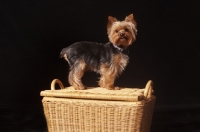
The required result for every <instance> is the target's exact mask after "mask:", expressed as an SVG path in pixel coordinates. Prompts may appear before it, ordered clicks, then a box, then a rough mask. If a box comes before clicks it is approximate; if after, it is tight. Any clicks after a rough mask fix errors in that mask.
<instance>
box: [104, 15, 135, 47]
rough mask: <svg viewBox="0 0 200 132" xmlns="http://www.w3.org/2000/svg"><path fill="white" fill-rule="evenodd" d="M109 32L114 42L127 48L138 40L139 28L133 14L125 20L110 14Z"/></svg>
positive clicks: (110, 38)
mask: <svg viewBox="0 0 200 132" xmlns="http://www.w3.org/2000/svg"><path fill="white" fill-rule="evenodd" d="M107 33H108V38H109V40H110V42H111V43H112V44H114V45H116V46H118V47H120V48H123V49H126V48H127V47H128V46H130V45H131V44H132V43H133V42H134V41H135V40H136V34H137V28H136V22H135V20H134V16H133V14H130V15H128V16H127V17H126V18H125V20H124V21H118V20H117V19H116V18H115V17H111V16H109V17H108V24H107Z"/></svg>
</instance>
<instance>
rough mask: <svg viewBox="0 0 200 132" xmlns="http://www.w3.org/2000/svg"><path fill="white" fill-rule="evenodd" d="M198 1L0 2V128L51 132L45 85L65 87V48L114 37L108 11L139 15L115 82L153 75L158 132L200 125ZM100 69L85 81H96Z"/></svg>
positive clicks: (137, 82)
mask: <svg viewBox="0 0 200 132" xmlns="http://www.w3.org/2000/svg"><path fill="white" fill-rule="evenodd" d="M199 3H200V2H199V1H198V0H196V1H195V0H191V1H186V0H183V1H174V0H163V1H162V0H151V1H150V0H149V1H148V0H137V1H136V0H123V1H104V0H99V1H92V0H87V1H78V0H73V1H69V0H48V1H47V0H28V1H26V0H5V1H2V0H1V1H0V87H1V88H0V90H1V91H0V130H2V131H8V132H18V131H19V132H33V131H34V132H45V131H47V130H46V122H45V118H44V115H43V110H42V103H41V99H42V97H40V91H42V90H47V89H50V83H51V81H52V80H53V79H54V78H59V79H60V80H61V81H62V82H63V83H64V85H65V86H69V84H68V81H67V76H68V68H69V67H68V64H67V62H65V61H64V59H60V58H59V53H60V51H61V49H62V48H64V47H66V46H68V45H70V44H72V43H74V42H77V41H85V40H86V41H96V42H108V37H107V34H106V33H107V31H106V24H107V17H108V16H109V15H111V16H114V17H116V18H118V19H119V20H124V18H125V16H127V15H129V14H131V13H133V14H134V16H135V20H136V21H137V24H138V35H137V41H136V42H135V43H134V44H133V45H132V46H131V49H130V62H129V64H128V66H127V68H126V70H125V71H124V73H123V74H122V75H121V76H120V77H119V78H118V79H117V80H116V85H118V86H123V87H141V88H142V87H144V86H145V85H146V82H147V81H148V80H150V79H151V80H153V82H154V91H155V96H156V97H157V100H156V106H155V110H154V116H153V120H152V128H151V131H152V132H165V131H166V132H173V131H174V132H175V131H177V132H184V131H186V132H195V131H196V132H197V131H200V96H199V94H200V87H199V83H200V81H199V80H200V52H199V48H200V46H199V44H200V33H199V32H200V26H199V25H200V9H199V8H200V4H199ZM97 79H98V75H97V74H94V73H87V74H86V75H85V76H84V78H83V82H84V83H85V84H86V85H87V86H97V83H96V81H97Z"/></svg>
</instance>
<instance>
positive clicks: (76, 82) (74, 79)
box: [68, 61, 86, 90]
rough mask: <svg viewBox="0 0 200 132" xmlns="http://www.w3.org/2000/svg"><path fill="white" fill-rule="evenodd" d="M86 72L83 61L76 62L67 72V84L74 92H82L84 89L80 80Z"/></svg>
mask: <svg viewBox="0 0 200 132" xmlns="http://www.w3.org/2000/svg"><path fill="white" fill-rule="evenodd" d="M85 70H86V64H85V63H84V62H83V61H77V62H76V63H75V65H74V66H73V67H72V68H71V71H70V72H69V78H68V79H69V83H70V84H71V85H72V86H73V87H74V89H76V90H83V89H85V88H86V87H85V86H84V85H83V83H82V81H81V78H82V76H83V75H84V73H85Z"/></svg>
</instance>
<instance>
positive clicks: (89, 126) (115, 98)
mask: <svg viewBox="0 0 200 132" xmlns="http://www.w3.org/2000/svg"><path fill="white" fill-rule="evenodd" d="M56 84H59V86H60V88H61V89H59V90H56V89H55V85H56ZM40 95H41V96H44V97H43V99H42V103H43V107H44V114H45V117H46V121H47V126H48V131H49V132H149V131H150V127H151V120H152V115H153V109H154V104H155V96H154V95H153V82H152V81H151V80H150V81H148V82H147V84H146V87H145V88H121V89H120V90H107V89H105V88H100V87H95V88H92V87H91V88H87V89H86V90H74V88H73V87H66V88H64V86H63V84H62V82H61V81H60V80H58V79H54V80H53V81H52V83H51V90H45V91H41V93H40Z"/></svg>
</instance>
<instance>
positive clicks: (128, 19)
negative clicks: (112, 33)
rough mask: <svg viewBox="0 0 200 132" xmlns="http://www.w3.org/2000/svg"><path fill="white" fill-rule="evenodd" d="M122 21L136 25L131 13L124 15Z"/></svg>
mask: <svg viewBox="0 0 200 132" xmlns="http://www.w3.org/2000/svg"><path fill="white" fill-rule="evenodd" d="M124 21H126V22H131V23H133V24H134V25H135V26H136V21H135V20H134V16H133V14H130V15H128V16H126V18H125V20H124Z"/></svg>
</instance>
